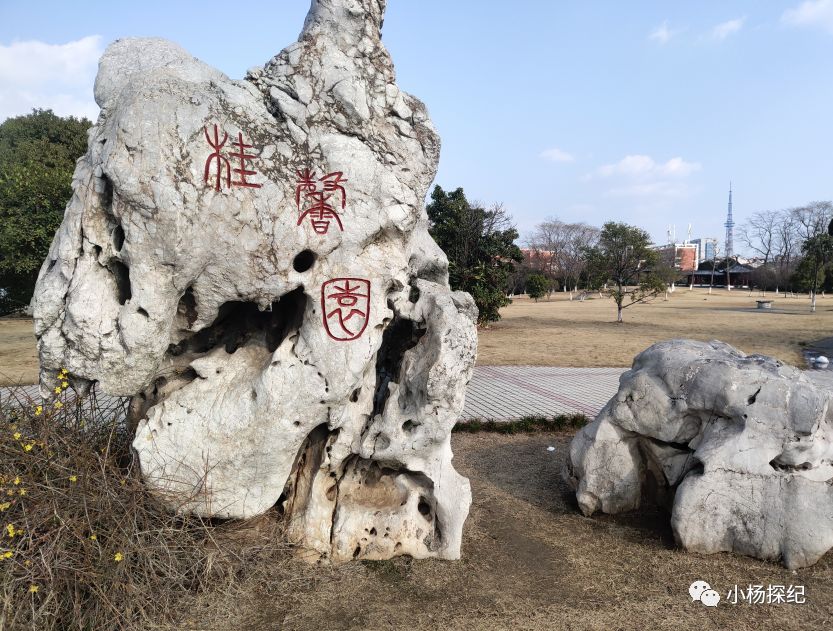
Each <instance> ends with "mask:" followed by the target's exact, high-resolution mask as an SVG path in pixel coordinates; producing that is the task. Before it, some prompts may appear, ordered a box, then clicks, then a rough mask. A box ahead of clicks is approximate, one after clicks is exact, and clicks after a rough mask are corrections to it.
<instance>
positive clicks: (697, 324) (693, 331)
mask: <svg viewBox="0 0 833 631" xmlns="http://www.w3.org/2000/svg"><path fill="white" fill-rule="evenodd" d="M760 298H761V297H760V296H759V294H758V292H754V293H753V294H752V295H750V294H749V292H748V291H741V290H735V291H731V292H727V291H725V290H722V289H720V290H714V292H713V293H712V294H711V295H708V290H707V289H694V290H692V291H688V288H682V289H677V291H675V292H674V293H673V294H671V295H670V297H669V299H668V301H665V300H663V298H662V296H660V297H659V298H657V299H655V300H654V301H653V302H651V303H648V304H640V305H634V306H633V307H629V308H627V309H625V312H624V319H625V322H624V324H617V323H616V322H615V320H616V306H615V304H614V303H613V300H611V299H610V298H599V296H598V294H594V295H593V298H592V299H588V300H585V301H583V302H580V301H578V300H573V301H572V302H570V301H569V300H568V298H567V297H566V296H564V295H563V294H554V295H553V299H552V300H541V301H540V302H537V303H536V302H533V301H531V300H529V299H528V298H526V297H520V298H515V300H514V302H513V304H511V305H509V306H508V307H505V308H504V309H502V310H501V315H502V319H501V321H500V322H497V323H495V324H492V325H491V326H489V327H488V328H486V329H483V330H481V331H480V335H479V349H478V357H477V362H478V364H480V365H484V366H488V365H491V366H497V365H533V366H571V367H585V366H630V365H631V363H632V361H633V357H634V355H636V354H637V353H639V352H640V351H642V350H644V349H645V348H647V347H648V346H650V345H651V344H653V343H655V342H659V341H661V340H667V339H672V338H679V337H685V338H691V339H696V340H704V341H709V340H714V339H717V340H721V341H723V342H727V343H729V344H731V345H733V346H735V347H737V348H738V349H740V350H742V351H744V352H746V353H762V354H764V355H772V356H774V357H777V358H778V359H780V360H782V361H784V362H787V363H789V364H793V365H795V366H800V367H804V360H803V358H802V354H801V348H802V345H804V344H807V343H809V342H813V341H815V340H818V339H820V338H823V337H827V336H830V335H833V297H827V298H821V297H820V298H819V301H818V307H817V311H816V313H815V314H812V313H810V301H809V299H808V298H807V296H806V295H804V296H802V297H800V298H784V297H783V296H780V297H777V298H775V297H774V296H773V295H772V293H771V292H770V293H769V294H767V296H766V298H767V299H770V298H772V299H774V300H775V303H774V305H773V310H772V311H764V310H758V309H756V304H755V300H757V299H760Z"/></svg>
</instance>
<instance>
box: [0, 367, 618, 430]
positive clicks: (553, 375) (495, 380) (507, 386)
mask: <svg viewBox="0 0 833 631" xmlns="http://www.w3.org/2000/svg"><path fill="white" fill-rule="evenodd" d="M624 370H625V369H624V368H556V367H551V366H477V367H476V368H475V369H474V376H473V377H472V380H471V383H469V387H468V391H467V393H466V407H465V408H464V409H463V414H462V416H461V419H460V420H462V421H468V420H472V419H478V420H496V421H507V420H512V419H518V418H522V417H524V416H556V415H558V414H576V413H580V414H584V415H585V416H587V417H588V418H591V419H592V418H593V417H595V416H596V414H598V413H599V410H601V409H602V407H604V405H605V403H607V402H608V400H609V399H610V398H611V397H612V396H613V395H614V394H616V390H617V389H618V387H619V375H621V374H622V373H623V372H624ZM24 390H25V392H26V394H27V395H29V396H30V397H32V398H33V399H35V398H37V397H38V388H37V386H26V387H25V388H24ZM8 393H9V391H8V389H7V388H0V403H3V402H4V401H5V400H6V397H7V396H8Z"/></svg>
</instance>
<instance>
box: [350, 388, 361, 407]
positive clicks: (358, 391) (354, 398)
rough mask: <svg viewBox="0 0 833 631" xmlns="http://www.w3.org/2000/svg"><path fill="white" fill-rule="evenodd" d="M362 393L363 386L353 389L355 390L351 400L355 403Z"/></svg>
mask: <svg viewBox="0 0 833 631" xmlns="http://www.w3.org/2000/svg"><path fill="white" fill-rule="evenodd" d="M361 393H362V389H361V388H356V389H355V390H353V392H352V393H351V394H350V402H351V403H355V402H356V401H358V400H359V395H360V394H361Z"/></svg>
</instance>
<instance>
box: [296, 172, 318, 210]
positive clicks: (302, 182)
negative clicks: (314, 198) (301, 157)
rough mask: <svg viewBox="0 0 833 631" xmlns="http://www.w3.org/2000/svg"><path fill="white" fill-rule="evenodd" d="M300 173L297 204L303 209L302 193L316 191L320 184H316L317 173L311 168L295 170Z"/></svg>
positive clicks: (297, 185)
mask: <svg viewBox="0 0 833 631" xmlns="http://www.w3.org/2000/svg"><path fill="white" fill-rule="evenodd" d="M295 173H296V174H297V175H298V183H297V184H296V185H295V205H296V206H297V207H298V210H301V193H304V194H305V195H306V193H314V192H315V190H316V189H317V188H318V186H317V185H316V184H315V179H314V178H315V173H313V172H312V171H310V170H309V169H304V170H303V171H295Z"/></svg>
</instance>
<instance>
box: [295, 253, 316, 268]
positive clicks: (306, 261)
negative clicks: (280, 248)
mask: <svg viewBox="0 0 833 631" xmlns="http://www.w3.org/2000/svg"><path fill="white" fill-rule="evenodd" d="M315 258H316V257H315V252H313V251H312V250H304V251H303V252H298V254H296V255H295V258H294V259H293V261H292V269H294V270H295V271H296V272H306V271H307V270H309V268H311V267H312V266H313V264H314V263H315Z"/></svg>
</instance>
